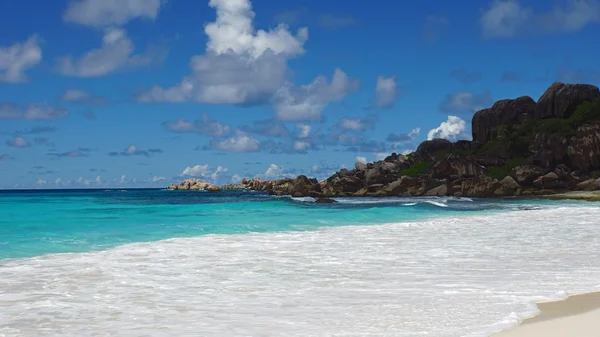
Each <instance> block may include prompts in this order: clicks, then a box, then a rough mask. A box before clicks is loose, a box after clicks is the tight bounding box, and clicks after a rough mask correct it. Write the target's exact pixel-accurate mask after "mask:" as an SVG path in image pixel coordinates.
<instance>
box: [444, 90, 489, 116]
mask: <svg viewBox="0 0 600 337" xmlns="http://www.w3.org/2000/svg"><path fill="white" fill-rule="evenodd" d="M491 104H492V98H491V96H490V93H489V92H488V91H484V92H482V93H480V94H477V93H473V92H470V91H460V92H456V93H452V94H449V95H448V96H446V98H445V99H444V101H442V103H440V110H441V111H442V112H444V113H448V114H469V113H474V112H475V111H477V110H481V109H485V108H487V107H489V106H490V105H491Z"/></svg>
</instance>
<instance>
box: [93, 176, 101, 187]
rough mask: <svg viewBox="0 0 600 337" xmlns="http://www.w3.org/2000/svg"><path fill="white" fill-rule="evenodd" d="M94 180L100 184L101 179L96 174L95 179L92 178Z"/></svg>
mask: <svg viewBox="0 0 600 337" xmlns="http://www.w3.org/2000/svg"><path fill="white" fill-rule="evenodd" d="M94 181H95V182H96V185H100V184H102V179H101V178H100V176H96V179H94Z"/></svg>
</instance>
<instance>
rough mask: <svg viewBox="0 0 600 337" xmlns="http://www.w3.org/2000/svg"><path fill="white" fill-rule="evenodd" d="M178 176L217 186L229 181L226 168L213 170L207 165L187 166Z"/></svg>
mask: <svg viewBox="0 0 600 337" xmlns="http://www.w3.org/2000/svg"><path fill="white" fill-rule="evenodd" d="M179 176H180V177H196V178H201V179H203V180H206V181H210V182H212V183H214V184H217V185H221V184H224V183H227V182H229V181H231V176H230V175H229V169H228V168H226V167H223V166H217V167H216V168H215V169H213V168H211V167H210V166H209V165H208V164H206V165H200V164H198V165H195V166H188V167H186V168H185V169H184V170H183V171H182V172H181V173H180V174H179Z"/></svg>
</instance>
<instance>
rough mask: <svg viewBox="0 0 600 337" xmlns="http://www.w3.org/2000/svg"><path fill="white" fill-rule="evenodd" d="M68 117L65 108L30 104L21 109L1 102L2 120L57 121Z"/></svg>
mask: <svg viewBox="0 0 600 337" xmlns="http://www.w3.org/2000/svg"><path fill="white" fill-rule="evenodd" d="M68 115H69V112H68V111H67V110H65V109H63V108H56V107H51V106H48V105H45V104H42V103H30V104H28V105H27V106H25V107H21V106H18V105H16V104H14V103H8V102H0V119H29V120H55V119H61V118H65V117H67V116H68Z"/></svg>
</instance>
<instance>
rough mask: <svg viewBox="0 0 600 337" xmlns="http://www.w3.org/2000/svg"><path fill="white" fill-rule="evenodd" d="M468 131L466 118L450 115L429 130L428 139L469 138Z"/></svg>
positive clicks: (453, 139)
mask: <svg viewBox="0 0 600 337" xmlns="http://www.w3.org/2000/svg"><path fill="white" fill-rule="evenodd" d="M466 131H467V123H466V122H465V121H464V120H462V119H461V118H460V117H457V116H448V120H447V121H445V122H442V124H440V126H438V127H437V128H435V129H431V130H429V132H428V133H427V139H428V140H432V139H435V138H444V139H448V140H451V141H455V140H458V139H459V138H468V137H469V135H468V134H467V132H466Z"/></svg>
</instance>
